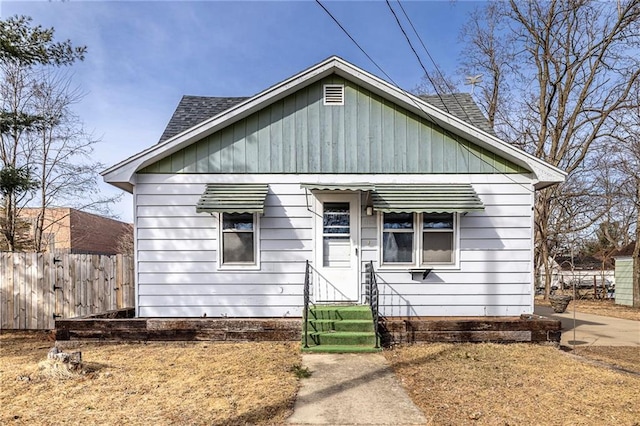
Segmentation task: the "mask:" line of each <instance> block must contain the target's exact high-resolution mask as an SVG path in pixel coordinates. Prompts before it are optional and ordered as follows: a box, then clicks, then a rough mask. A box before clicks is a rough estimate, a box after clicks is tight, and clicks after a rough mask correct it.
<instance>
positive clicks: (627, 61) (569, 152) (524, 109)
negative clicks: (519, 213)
mask: <svg viewBox="0 0 640 426" xmlns="http://www.w3.org/2000/svg"><path fill="white" fill-rule="evenodd" d="M617 6H618V7H616V5H615V4H611V3H597V2H592V1H588V0H574V1H563V0H552V1H549V2H536V1H524V2H516V1H515V0H510V1H509V3H508V4H503V5H496V4H495V3H490V4H489V6H487V8H486V9H485V10H484V12H482V14H480V15H476V16H475V18H474V17H472V20H471V21H470V22H471V24H470V26H469V27H468V29H467V32H466V33H463V36H464V38H465V41H466V43H467V45H468V46H469V49H473V50H472V51H473V53H474V55H475V56H473V57H471V58H468V59H467V63H468V65H474V66H476V67H477V68H476V69H483V70H486V72H487V73H488V75H490V76H491V77H492V80H491V81H490V82H491V84H490V85H489V89H490V90H487V92H486V94H485V95H484V96H481V97H480V98H479V100H480V102H481V103H482V104H483V105H484V106H485V109H486V110H487V111H492V108H493V107H495V108H496V110H495V116H494V117H495V119H496V122H497V121H498V119H500V118H501V117H503V119H504V120H505V121H506V125H505V128H506V129H508V132H505V134H504V135H503V136H504V137H505V138H506V139H507V140H509V141H511V142H512V143H514V144H517V145H518V146H520V147H522V148H524V149H525V150H527V151H528V152H529V153H531V154H533V155H535V156H536V157H538V158H541V159H543V160H545V161H547V162H548V163H550V164H552V165H554V166H557V167H559V168H561V169H563V170H566V171H567V172H568V173H569V178H568V182H567V183H566V184H565V185H561V186H559V187H552V188H547V189H544V190H541V191H539V192H538V193H537V196H536V202H535V215H536V220H535V240H536V246H535V259H536V262H535V263H536V268H537V269H538V270H540V269H541V266H542V265H543V264H544V263H545V262H548V259H549V258H550V256H552V255H553V250H554V244H555V243H556V241H557V238H556V237H557V235H558V234H561V233H566V232H577V231H579V230H583V229H587V228H589V227H590V226H592V225H593V224H594V223H595V222H596V221H597V220H598V219H599V218H600V217H601V216H602V215H603V214H604V210H603V209H601V210H600V211H593V209H588V211H589V212H592V213H593V214H591V215H586V214H582V216H581V217H579V220H578V218H576V216H575V213H576V210H578V208H580V204H582V205H583V207H584V200H585V199H587V198H588V197H589V196H590V195H594V194H593V192H592V191H593V184H592V182H591V179H590V178H589V170H588V169H587V168H585V162H586V161H587V159H588V158H589V156H590V155H591V154H592V152H593V151H594V149H595V148H596V147H598V146H599V145H600V144H601V143H604V141H606V140H609V139H610V137H611V135H614V134H616V132H618V130H619V122H618V121H617V120H616V119H615V115H616V114H617V113H619V112H622V111H628V110H630V109H632V108H634V107H636V106H637V102H636V100H635V99H634V97H633V96H632V95H633V89H634V87H636V86H635V85H636V84H637V82H638V80H639V79H640V58H639V57H638V56H637V55H636V54H635V53H634V51H637V50H634V49H637V48H638V46H640V1H639V0H627V1H623V0H621V1H619V2H618V5H617ZM478 13H481V12H478ZM480 18H482V19H480ZM474 19H475V21H474ZM480 24H482V25H480ZM465 34H466V35H465ZM509 62H511V63H517V64H518V66H517V67H513V66H508V64H509ZM496 93H497V95H495V94H496ZM504 99H509V103H508V105H509V107H508V109H507V106H506V105H505V103H504V102H502V103H501V100H504ZM501 109H502V111H503V112H502V114H501V113H500V112H499V111H500V110H501ZM496 124H498V123H496ZM563 212H564V213H563ZM563 217H564V219H566V220H563ZM561 225H562V226H561ZM560 226H561V227H560ZM545 270H546V274H545V277H544V278H545V288H546V291H545V294H546V296H548V295H549V292H550V288H551V271H550V268H546V269H545Z"/></svg>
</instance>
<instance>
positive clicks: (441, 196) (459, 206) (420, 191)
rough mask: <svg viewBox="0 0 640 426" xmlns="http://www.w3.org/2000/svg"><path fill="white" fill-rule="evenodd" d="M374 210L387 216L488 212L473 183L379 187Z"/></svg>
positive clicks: (375, 195) (374, 195)
mask: <svg viewBox="0 0 640 426" xmlns="http://www.w3.org/2000/svg"><path fill="white" fill-rule="evenodd" d="M371 198H372V200H373V209H374V210H377V211H380V212H385V213H455V212H458V213H467V212H473V211H481V210H484V205H483V204H482V201H481V200H480V198H479V197H478V194H476V191H474V189H473V187H472V186H471V185H470V184H464V183H463V184H453V183H448V184H424V185H411V184H394V185H378V184H376V187H375V190H374V192H373V193H372V196H371Z"/></svg>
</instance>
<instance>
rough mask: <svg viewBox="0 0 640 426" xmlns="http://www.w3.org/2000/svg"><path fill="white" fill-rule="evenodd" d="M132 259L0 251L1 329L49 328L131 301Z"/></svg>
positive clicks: (122, 256)
mask: <svg viewBox="0 0 640 426" xmlns="http://www.w3.org/2000/svg"><path fill="white" fill-rule="evenodd" d="M134 297H135V285H134V268H133V258H132V257H131V256H125V255H121V254H119V255H114V256H106V255H91V254H52V253H10V252H1V253H0V329H3V330H10V329H14V330H50V329H53V328H54V321H55V319H57V318H73V317H79V316H84V315H89V314H95V313H99V312H105V311H110V310H114V309H121V308H126V307H133V306H134V305H135V303H134V301H135V299H134Z"/></svg>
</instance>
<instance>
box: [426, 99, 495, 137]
mask: <svg viewBox="0 0 640 426" xmlns="http://www.w3.org/2000/svg"><path fill="white" fill-rule="evenodd" d="M419 98H420V99H422V100H424V101H425V102H427V103H430V104H431V105H433V106H434V107H436V108H438V109H441V110H443V111H448V112H449V114H451V115H453V116H455V117H457V118H459V119H460V120H463V121H466V122H467V123H469V124H472V125H474V126H475V127H477V128H479V129H480V130H484V131H485V132H487V133H489V134H490V135H493V136H495V132H494V131H493V128H492V127H491V125H489V120H487V118H486V117H485V116H484V114H483V113H482V111H480V108H479V107H478V104H476V103H475V101H474V100H473V98H472V97H471V95H470V94H469V93H453V94H450V95H440V96H438V95H420V96H419ZM440 98H442V99H440Z"/></svg>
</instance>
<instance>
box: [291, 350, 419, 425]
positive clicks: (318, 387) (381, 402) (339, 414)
mask: <svg viewBox="0 0 640 426" xmlns="http://www.w3.org/2000/svg"><path fill="white" fill-rule="evenodd" d="M302 365H303V366H304V367H307V368H308V369H309V370H310V371H311V373H312V375H311V377H309V378H307V379H302V380H301V383H302V385H301V388H300V391H299V392H298V398H297V399H296V403H295V406H294V409H293V410H294V412H293V414H292V415H291V417H289V419H288V420H287V422H288V423H289V424H296V425H305V424H315V425H424V424H425V423H426V419H425V417H424V415H423V414H422V412H421V411H420V410H419V409H418V408H417V407H416V406H415V405H414V404H413V402H412V401H411V400H410V399H409V397H408V395H407V393H406V392H405V391H404V389H403V388H402V385H401V384H400V382H399V381H398V378H397V377H396V375H395V374H394V373H393V370H392V369H391V367H390V366H389V364H388V363H387V360H386V359H385V358H384V356H382V354H379V353H373V354H302Z"/></svg>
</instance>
